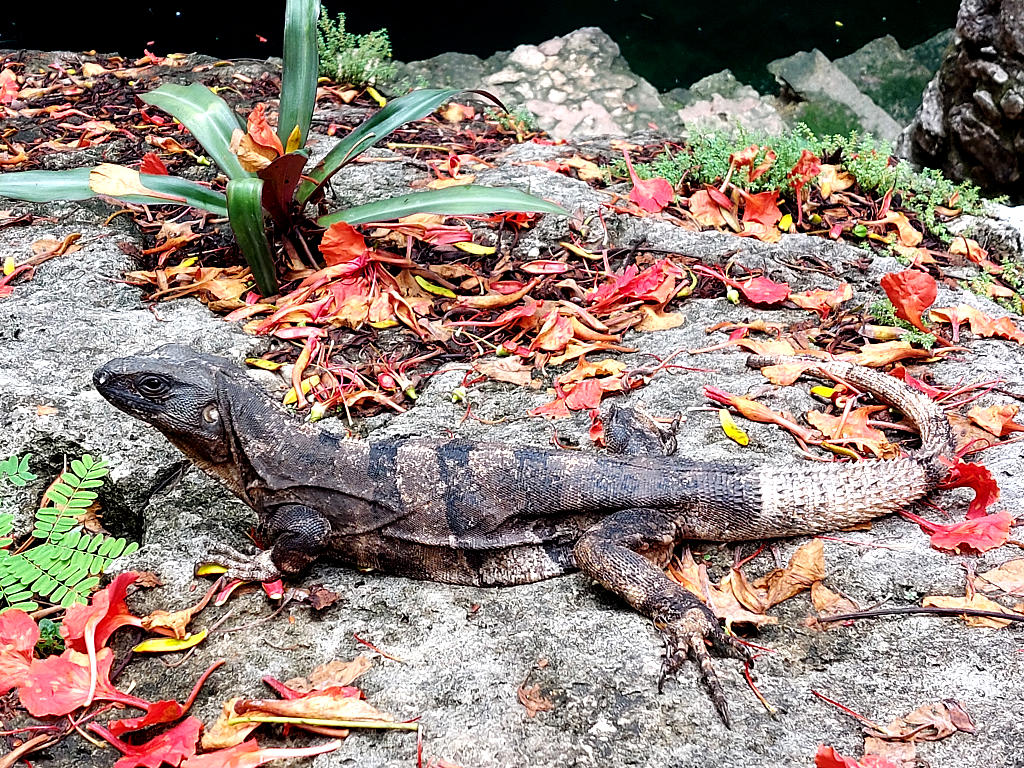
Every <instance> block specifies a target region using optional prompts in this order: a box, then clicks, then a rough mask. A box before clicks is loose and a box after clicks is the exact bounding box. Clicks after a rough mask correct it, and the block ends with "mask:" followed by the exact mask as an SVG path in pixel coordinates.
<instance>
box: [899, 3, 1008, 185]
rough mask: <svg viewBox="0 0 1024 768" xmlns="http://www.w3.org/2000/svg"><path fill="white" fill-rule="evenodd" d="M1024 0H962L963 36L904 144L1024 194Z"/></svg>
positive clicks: (923, 156) (952, 169)
mask: <svg viewBox="0 0 1024 768" xmlns="http://www.w3.org/2000/svg"><path fill="white" fill-rule="evenodd" d="M1022 19H1024V0H963V1H962V3H961V5H960V12H959V14H958V16H957V26H956V38H955V40H954V43H953V45H952V47H951V48H950V49H949V50H948V52H947V55H946V58H945V60H944V61H943V64H942V67H941V68H940V70H939V72H938V73H937V74H936V76H935V78H934V79H933V80H932V82H931V83H930V84H929V86H928V89H927V90H926V92H925V96H924V102H923V104H922V106H921V109H920V110H919V111H918V114H917V116H916V117H915V119H914V122H913V123H911V124H910V125H909V126H908V127H907V129H906V131H905V132H904V134H903V135H902V136H901V137H900V141H899V144H898V149H897V151H898V152H899V154H900V155H901V156H903V157H905V158H907V159H909V160H911V161H912V162H915V163H918V164H920V165H926V166H929V167H934V168H940V169H942V170H943V171H945V172H946V173H947V174H949V175H950V176H952V177H953V178H954V179H965V178H969V179H970V180H972V181H974V182H975V183H976V184H978V185H979V186H981V187H982V188H983V189H984V190H986V191H988V192H990V193H992V194H1008V195H1010V196H1012V197H1014V198H1020V197H1021V196H1022V195H1024V180H1022V178H1021V171H1022V167H1024V166H1022V154H1021V152H1020V151H1019V149H1018V147H1020V146H1021V145H1022V144H1024V142H1022V141H1021V139H1022V136H1024V125H1022V122H1024V121H1021V120H1020V117H1021V115H1022V113H1024V89H1022V88H1021V82H1022V79H1024V22H1022Z"/></svg>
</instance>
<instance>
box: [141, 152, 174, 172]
mask: <svg viewBox="0 0 1024 768" xmlns="http://www.w3.org/2000/svg"><path fill="white" fill-rule="evenodd" d="M139 173H151V174H153V175H154V176H167V175H168V172H167V166H166V165H164V161H163V160H161V159H160V158H159V156H158V155H157V154H156V153H155V152H147V153H146V154H144V155H143V156H142V163H141V164H140V165H139Z"/></svg>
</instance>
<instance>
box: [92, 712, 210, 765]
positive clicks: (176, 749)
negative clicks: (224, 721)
mask: <svg viewBox="0 0 1024 768" xmlns="http://www.w3.org/2000/svg"><path fill="white" fill-rule="evenodd" d="M202 729H203V723H202V721H201V720H199V719H198V718H195V717H190V718H187V719H186V720H182V721H181V722H180V723H178V724H177V725H176V726H174V727H173V728H171V729H170V730H168V731H164V732H163V733H161V734H160V735H159V736H156V737H154V738H152V739H150V740H149V741H147V742H145V743H144V744H127V743H125V742H124V741H122V740H121V739H119V738H118V737H117V736H115V735H114V734H112V733H111V732H110V731H108V730H107V729H106V728H104V727H103V726H102V725H97V724H96V723H90V724H89V730H90V731H92V732H93V733H95V734H97V735H98V736H101V737H102V738H103V739H104V740H106V741H108V742H110V743H111V744H112V745H113V746H114V747H115V748H116V749H117V751H118V752H120V753H121V754H122V755H124V757H122V758H121V759H120V760H118V761H117V762H116V763H114V768H137V766H144V767H145V768H159V767H160V766H161V765H163V764H164V763H168V764H169V765H180V764H181V761H182V760H185V759H186V758H189V757H192V756H193V755H194V754H195V753H196V742H197V741H199V732H200V731H201V730H202Z"/></svg>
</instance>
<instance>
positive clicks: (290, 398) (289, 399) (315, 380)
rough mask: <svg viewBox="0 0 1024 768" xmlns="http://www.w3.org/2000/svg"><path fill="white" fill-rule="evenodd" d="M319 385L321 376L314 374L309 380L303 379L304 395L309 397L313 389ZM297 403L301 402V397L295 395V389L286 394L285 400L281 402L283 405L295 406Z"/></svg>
mask: <svg viewBox="0 0 1024 768" xmlns="http://www.w3.org/2000/svg"><path fill="white" fill-rule="evenodd" d="M319 383H320V376H319V374H315V373H314V374H313V375H312V376H310V377H309V378H308V379H303V380H302V384H301V385H300V386H301V387H302V394H304V395H308V394H309V392H310V390H311V389H313V387H315V386H316V385H317V384H319ZM297 402H299V396H298V395H296V394H295V387H292V388H291V389H289V390H288V391H287V392H285V393H284V399H283V400H282V401H281V403H282V404H283V405H294V404H295V403H297Z"/></svg>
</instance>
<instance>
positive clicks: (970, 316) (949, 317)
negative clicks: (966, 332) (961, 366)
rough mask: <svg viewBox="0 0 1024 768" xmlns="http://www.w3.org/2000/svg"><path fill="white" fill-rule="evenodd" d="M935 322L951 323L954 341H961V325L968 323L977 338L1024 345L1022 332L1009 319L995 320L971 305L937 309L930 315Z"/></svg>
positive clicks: (1023, 333)
mask: <svg viewBox="0 0 1024 768" xmlns="http://www.w3.org/2000/svg"><path fill="white" fill-rule="evenodd" d="M928 314H929V315H930V316H931V318H932V319H933V320H939V321H942V322H946V323H949V324H950V325H952V326H953V341H959V339H960V324H961V323H963V322H964V321H967V322H968V323H970V324H971V333H973V334H974V335H975V336H984V337H992V336H998V337H999V338H1002V339H1010V340H1011V341H1016V342H1017V343H1018V344H1024V332H1022V331H1021V330H1020V329H1019V328H1018V327H1017V326H1016V325H1015V324H1014V322H1013V320H1011V319H1010V318H1009V317H1000V318H994V317H992V316H991V315H987V314H985V313H984V312H982V311H981V310H980V309H975V308H974V307H972V306H970V305H969V304H960V305H959V306H956V307H936V308H935V309H933V310H931V311H930V312H929V313H928Z"/></svg>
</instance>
